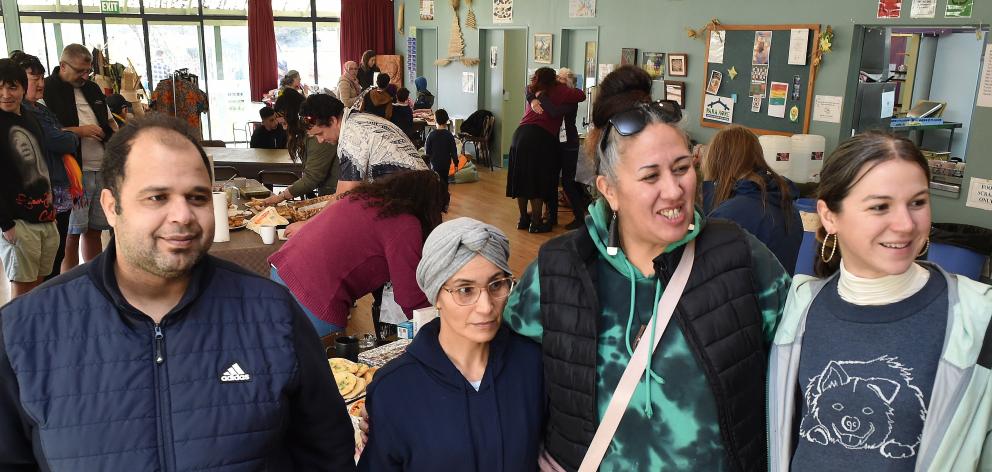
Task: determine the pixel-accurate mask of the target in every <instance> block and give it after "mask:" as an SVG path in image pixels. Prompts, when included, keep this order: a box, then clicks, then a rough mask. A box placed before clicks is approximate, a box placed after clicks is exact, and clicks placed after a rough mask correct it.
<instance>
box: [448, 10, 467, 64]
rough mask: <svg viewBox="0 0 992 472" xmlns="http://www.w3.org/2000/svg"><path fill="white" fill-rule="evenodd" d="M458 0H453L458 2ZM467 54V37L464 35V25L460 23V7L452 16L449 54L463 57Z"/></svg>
mask: <svg viewBox="0 0 992 472" xmlns="http://www.w3.org/2000/svg"><path fill="white" fill-rule="evenodd" d="M457 2H458V0H452V4H453V5H454V4H456V3H457ZM464 55H465V37H463V36H462V27H461V25H459V24H458V9H457V8H456V9H455V14H454V15H452V16H451V40H450V41H448V56H449V57H462V56H464Z"/></svg>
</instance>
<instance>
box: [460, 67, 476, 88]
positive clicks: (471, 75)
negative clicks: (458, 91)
mask: <svg viewBox="0 0 992 472" xmlns="http://www.w3.org/2000/svg"><path fill="white" fill-rule="evenodd" d="M462 92H465V93H475V72H462Z"/></svg>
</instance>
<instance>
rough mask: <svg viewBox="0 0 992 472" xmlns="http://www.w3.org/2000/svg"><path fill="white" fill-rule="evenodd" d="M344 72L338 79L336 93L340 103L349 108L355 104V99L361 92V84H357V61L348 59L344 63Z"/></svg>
mask: <svg viewBox="0 0 992 472" xmlns="http://www.w3.org/2000/svg"><path fill="white" fill-rule="evenodd" d="M343 72H344V73H343V74H341V78H340V79H338V88H337V94H338V99H339V100H341V103H344V106H345V107H348V108H350V107H351V106H352V105H354V104H355V99H357V98H358V95H359V94H361V93H362V86H361V85H359V84H358V63H357V62H355V61H348V62H345V63H344V71H343Z"/></svg>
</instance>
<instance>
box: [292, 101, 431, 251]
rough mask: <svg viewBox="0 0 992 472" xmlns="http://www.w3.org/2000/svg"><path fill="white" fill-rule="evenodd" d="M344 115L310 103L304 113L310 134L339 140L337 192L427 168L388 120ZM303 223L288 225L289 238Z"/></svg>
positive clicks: (323, 138)
mask: <svg viewBox="0 0 992 472" xmlns="http://www.w3.org/2000/svg"><path fill="white" fill-rule="evenodd" d="M317 96H318V97H319V95H317ZM311 98H314V97H313V96H311V97H310V98H308V99H307V103H308V104H309V103H311V102H310V99H311ZM338 116H340V115H338ZM343 118H344V119H343V120H337V119H332V116H331V115H329V114H328V113H327V111H326V110H323V109H321V108H318V107H310V106H307V107H306V108H305V109H304V113H302V116H301V120H302V121H303V123H304V125H303V126H304V127H305V128H306V130H307V134H308V135H309V136H311V137H313V138H315V139H317V141H318V142H333V143H337V150H338V158H339V163H340V165H341V174H340V177H339V178H338V183H337V193H338V194H343V193H345V192H348V191H350V190H353V189H355V188H356V187H358V186H359V185H360V184H361V183H363V182H375V181H376V180H379V179H381V178H383V177H386V176H388V175H391V174H395V173H398V172H406V171H411V170H428V167H427V163H426V162H425V161H424V159H423V158H422V157H420V153H419V152H418V151H417V149H416V148H415V147H413V143H412V142H410V138H408V137H407V136H406V134H404V133H403V131H402V130H400V129H399V128H398V127H397V126H396V125H394V124H392V123H390V122H389V120H386V119H384V118H381V117H379V116H376V115H372V114H369V113H361V112H356V111H350V112H349V113H346V114H344V115H343ZM329 207H330V205H328V206H327V207H325V208H324V210H322V211H326V210H327V208H329ZM304 224H306V222H305V221H300V222H296V223H293V224H291V225H289V226H288V227H287V228H286V237H291V236H292V235H293V234H295V233H296V232H298V231H299V230H300V228H302V227H303V225H304Z"/></svg>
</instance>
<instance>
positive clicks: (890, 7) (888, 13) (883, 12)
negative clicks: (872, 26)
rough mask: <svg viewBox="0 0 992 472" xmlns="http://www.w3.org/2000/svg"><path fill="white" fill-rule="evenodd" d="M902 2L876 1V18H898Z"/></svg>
mask: <svg viewBox="0 0 992 472" xmlns="http://www.w3.org/2000/svg"><path fill="white" fill-rule="evenodd" d="M900 15H902V0H878V18H899V16H900Z"/></svg>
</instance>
